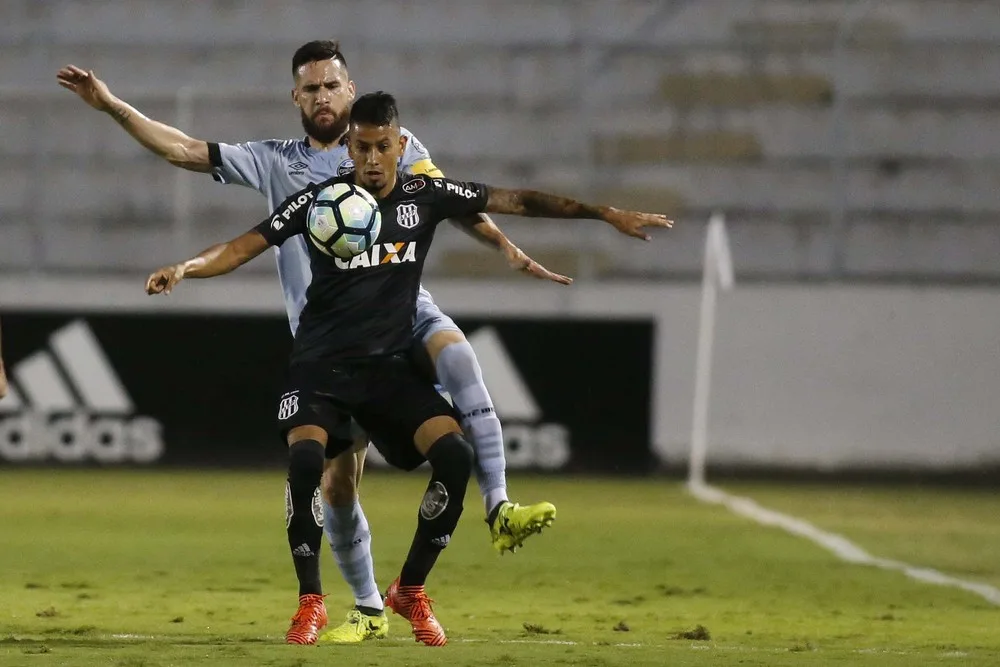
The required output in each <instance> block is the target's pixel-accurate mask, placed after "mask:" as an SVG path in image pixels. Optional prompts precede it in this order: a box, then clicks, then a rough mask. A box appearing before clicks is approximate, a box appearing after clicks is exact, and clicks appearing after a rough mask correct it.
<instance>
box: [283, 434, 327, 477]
mask: <svg viewBox="0 0 1000 667" xmlns="http://www.w3.org/2000/svg"><path fill="white" fill-rule="evenodd" d="M323 461H324V447H323V445H321V444H320V443H319V442H318V441H316V440H299V441H298V442H296V443H293V444H292V445H291V446H289V448H288V481H289V482H291V483H293V484H297V483H302V484H309V485H312V486H318V485H319V483H320V478H321V477H322V476H323Z"/></svg>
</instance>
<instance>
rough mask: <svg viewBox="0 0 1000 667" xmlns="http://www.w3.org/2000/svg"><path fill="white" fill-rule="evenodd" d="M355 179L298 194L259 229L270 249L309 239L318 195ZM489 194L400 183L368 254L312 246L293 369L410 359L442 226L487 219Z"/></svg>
mask: <svg viewBox="0 0 1000 667" xmlns="http://www.w3.org/2000/svg"><path fill="white" fill-rule="evenodd" d="M353 181H354V174H353V173H350V174H347V175H346V176H340V177H336V178H331V179H328V180H326V181H323V182H322V183H314V184H311V185H309V186H308V187H306V188H304V189H303V190H300V191H299V192H296V193H295V194H293V195H292V196H290V197H289V198H288V199H286V200H285V201H284V202H283V203H282V204H281V206H279V207H278V208H277V209H275V211H274V212H273V213H272V214H271V215H270V216H268V218H267V219H266V220H264V221H263V222H261V223H260V224H259V225H257V227H256V228H255V229H256V230H257V231H258V232H260V233H261V235H263V237H264V238H265V239H266V240H267V242H268V243H269V244H271V245H279V246H280V245H281V244H282V243H283V242H284V241H285V240H286V239H288V238H291V237H292V236H295V235H298V234H306V233H307V227H306V225H307V219H308V215H309V209H310V204H311V202H312V199H313V197H314V196H315V195H316V193H317V192H319V191H320V190H322V189H323V188H325V187H327V186H329V185H332V184H334V183H338V182H346V183H350V182H353ZM488 197H489V194H488V192H487V189H486V186H485V185H482V184H480V183H462V182H459V181H453V180H451V179H447V178H430V177H428V176H414V177H411V178H406V179H403V178H399V177H397V181H396V187H395V188H393V190H392V192H390V193H389V194H388V195H387V196H386V197H385V198H384V199H381V200H379V210H380V211H381V214H382V230H381V232H380V233H379V237H378V240H377V242H376V243H374V244H373V245H372V247H371V248H369V249H368V250H367V251H366V252H364V253H362V254H360V255H358V256H356V257H354V258H353V259H349V260H345V259H340V258H334V257H330V256H329V255H325V254H323V253H322V252H321V251H320V250H319V249H318V248H316V246H315V245H314V244H313V243H311V242H307V243H306V245H307V246H308V248H309V260H310V268H311V270H312V281H311V282H310V283H309V288H308V289H307V290H306V305H305V308H304V309H303V311H302V315H301V319H300V324H299V328H298V331H297V332H296V334H295V344H294V345H293V347H292V357H291V361H292V363H296V362H299V361H312V360H330V361H342V360H351V359H361V358H365V357H372V356H380V355H388V354H395V353H397V352H403V351H407V350H409V348H410V344H411V342H412V339H413V313H414V311H415V309H416V300H417V290H418V289H419V287H420V274H421V272H422V271H423V268H424V260H425V259H426V257H427V251H428V250H429V249H430V246H431V241H432V240H433V238H434V230H435V229H436V227H437V224H438V223H439V222H441V221H442V220H444V219H446V218H451V217H458V216H463V215H469V214H474V213H479V212H482V211H483V210H484V209H485V208H486V202H487V199H488Z"/></svg>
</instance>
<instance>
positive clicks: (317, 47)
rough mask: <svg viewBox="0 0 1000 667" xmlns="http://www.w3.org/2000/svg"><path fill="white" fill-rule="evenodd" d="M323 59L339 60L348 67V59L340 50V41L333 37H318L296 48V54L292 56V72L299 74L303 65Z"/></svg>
mask: <svg viewBox="0 0 1000 667" xmlns="http://www.w3.org/2000/svg"><path fill="white" fill-rule="evenodd" d="M321 60H339V61H340V64H341V65H343V66H344V67H347V60H346V59H345V58H344V54H343V53H341V52H340V42H338V41H335V40H332V39H317V40H313V41H311V42H306V43H305V44H303V45H302V46H300V47H299V48H298V49H296V50H295V55H293V56H292V74H293V75H297V74H298V73H299V68H300V67H302V66H303V65H306V64H308V63H315V62H319V61H321Z"/></svg>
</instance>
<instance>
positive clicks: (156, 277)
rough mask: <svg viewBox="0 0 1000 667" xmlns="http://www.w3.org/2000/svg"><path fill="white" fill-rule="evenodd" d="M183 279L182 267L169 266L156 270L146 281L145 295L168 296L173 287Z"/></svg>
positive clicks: (178, 265)
mask: <svg viewBox="0 0 1000 667" xmlns="http://www.w3.org/2000/svg"><path fill="white" fill-rule="evenodd" d="M183 279H184V265H183V264H171V265H170V266H164V267H163V268H162V269H157V270H156V271H153V272H152V273H151V274H149V278H147V279H146V294H160V293H163V294H170V290H172V289H173V288H174V285H176V284H177V283H179V282H180V281H181V280H183Z"/></svg>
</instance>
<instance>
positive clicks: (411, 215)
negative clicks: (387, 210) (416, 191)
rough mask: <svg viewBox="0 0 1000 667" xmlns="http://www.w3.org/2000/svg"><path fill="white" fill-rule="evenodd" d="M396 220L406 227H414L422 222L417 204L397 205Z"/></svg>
mask: <svg viewBox="0 0 1000 667" xmlns="http://www.w3.org/2000/svg"><path fill="white" fill-rule="evenodd" d="M396 222H398V223H399V226H400V227H403V228H404V229H413V228H414V227H416V226H417V225H419V224H420V216H419V215H418V214H417V205H416V204H400V205H399V206H397V207H396Z"/></svg>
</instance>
